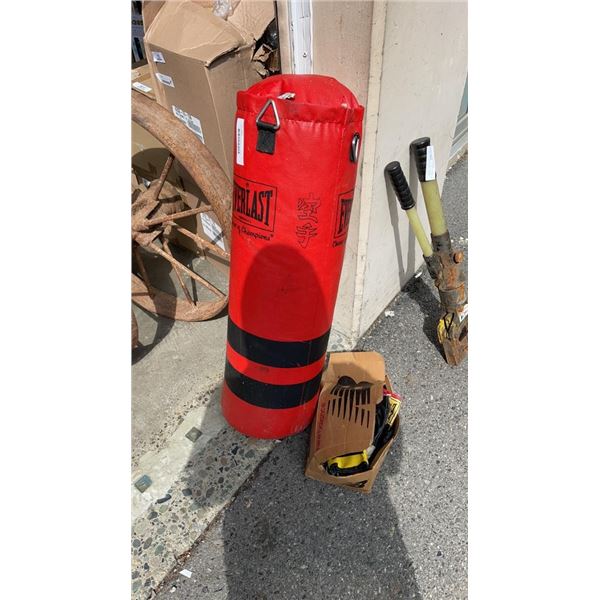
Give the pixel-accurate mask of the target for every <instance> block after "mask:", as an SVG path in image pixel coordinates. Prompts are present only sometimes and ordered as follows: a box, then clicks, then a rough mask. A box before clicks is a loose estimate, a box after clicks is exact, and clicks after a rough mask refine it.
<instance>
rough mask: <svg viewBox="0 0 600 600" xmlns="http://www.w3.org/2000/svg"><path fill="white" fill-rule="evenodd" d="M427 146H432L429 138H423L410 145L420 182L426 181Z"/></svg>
mask: <svg viewBox="0 0 600 600" xmlns="http://www.w3.org/2000/svg"><path fill="white" fill-rule="evenodd" d="M427 146H431V140H430V139H429V138H428V137H422V138H419V139H418V140H414V141H413V142H411V143H410V153H411V154H412V155H413V159H414V161H415V166H416V167H417V173H418V174H419V181H425V171H426V169H427Z"/></svg>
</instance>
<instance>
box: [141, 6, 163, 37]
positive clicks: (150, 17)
mask: <svg viewBox="0 0 600 600" xmlns="http://www.w3.org/2000/svg"><path fill="white" fill-rule="evenodd" d="M163 4H164V0H145V1H144V2H142V20H143V21H144V31H148V28H149V27H150V25H152V21H154V18H155V17H156V15H157V14H158V12H159V11H160V9H161V8H162V7H163Z"/></svg>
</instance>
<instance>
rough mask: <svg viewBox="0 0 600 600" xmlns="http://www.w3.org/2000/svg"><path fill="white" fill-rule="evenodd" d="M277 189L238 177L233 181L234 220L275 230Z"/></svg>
mask: <svg viewBox="0 0 600 600" xmlns="http://www.w3.org/2000/svg"><path fill="white" fill-rule="evenodd" d="M276 202H277V189H276V188H274V187H272V186H269V185H266V184H264V183H258V182H256V181H250V180H249V179H243V178H242V177H236V178H235V181H234V183H233V220H234V221H238V222H240V223H244V224H246V225H250V226H251V227H256V228H258V229H264V230H266V231H273V228H274V227H275V209H276Z"/></svg>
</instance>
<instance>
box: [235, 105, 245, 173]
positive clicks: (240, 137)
mask: <svg viewBox="0 0 600 600" xmlns="http://www.w3.org/2000/svg"><path fill="white" fill-rule="evenodd" d="M235 162H236V164H238V165H242V166H243V165H244V119H242V118H241V117H238V118H237V119H236V122H235Z"/></svg>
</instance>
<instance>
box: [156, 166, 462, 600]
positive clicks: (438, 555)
mask: <svg viewBox="0 0 600 600" xmlns="http://www.w3.org/2000/svg"><path fill="white" fill-rule="evenodd" d="M467 168H468V163H467V158H463V159H461V160H460V161H459V162H458V163H457V164H456V165H455V166H454V167H453V168H452V170H451V171H450V172H449V174H448V177H447V180H446V183H445V186H444V205H445V208H446V215H447V221H448V226H449V229H450V233H451V236H452V239H453V240H454V244H455V246H456V247H457V248H460V249H462V250H463V251H464V253H465V256H466V257H468V231H467ZM388 310H391V311H393V312H394V315H393V316H385V315H382V316H381V317H380V318H379V319H378V320H377V322H376V323H375V324H374V325H373V327H372V328H371V329H370V331H369V332H367V334H366V335H365V336H364V337H363V338H362V340H361V341H360V344H359V347H358V349H360V350H377V351H379V352H381V353H382V354H383V356H384V357H385V361H386V366H387V371H388V375H389V377H390V379H391V381H392V382H393V384H394V387H395V389H396V390H397V391H399V392H400V393H401V394H402V396H403V397H404V403H403V405H402V409H401V413H400V415H401V433H400V435H399V437H398V438H397V440H396V441H395V443H394V445H393V447H392V449H391V451H390V453H389V455H388V457H387V459H386V462H385V463H384V465H383V467H382V470H381V472H380V475H379V478H378V480H377V482H376V484H375V487H374V489H373V492H372V493H371V495H368V496H364V495H361V494H358V493H355V492H352V491H349V490H343V489H340V488H336V487H332V486H327V485H325V484H322V483H319V482H316V481H313V480H309V479H306V478H305V477H304V473H303V468H304V461H305V458H306V452H307V446H308V433H307V432H304V433H302V434H299V435H297V436H294V437H292V438H287V439H285V440H284V441H282V442H281V443H279V444H275V445H274V449H273V450H272V451H271V452H270V453H269V454H268V455H267V457H266V458H265V459H264V460H263V462H262V463H261V465H260V467H259V468H258V469H257V470H256V472H255V474H254V476H253V477H252V478H250V479H249V480H248V481H246V483H245V484H244V485H243V486H242V488H241V489H240V491H239V493H238V494H237V496H236V498H235V500H234V501H233V502H232V503H231V504H230V505H229V507H228V508H226V509H225V510H223V511H222V512H221V513H220V515H219V516H218V518H216V519H215V520H214V521H213V522H212V523H211V524H210V526H209V527H208V529H206V530H205V532H204V534H203V535H202V536H201V538H200V541H199V542H198V543H197V544H196V546H195V547H194V548H193V549H192V551H191V552H189V553H187V554H186V555H185V557H184V558H183V559H182V560H179V562H178V564H177V566H176V568H175V569H174V570H173V572H172V574H171V576H170V577H168V578H167V579H166V580H165V582H164V584H163V586H162V589H161V590H160V591H159V593H158V595H157V597H158V598H160V599H161V600H166V599H169V600H175V599H192V598H194V599H199V598H211V599H214V600H225V599H227V600H275V599H284V598H285V599H286V600H295V599H304V598H306V599H321V598H322V599H333V600H335V599H338V598H339V599H342V598H357V599H358V598H360V599H364V600H367V599H370V598H378V597H380V598H386V599H388V598H398V599H406V600H408V599H427V600H440V599H442V598H443V599H462V598H467V361H465V362H463V364H461V365H460V366H459V367H450V366H448V365H447V364H446V363H445V361H444V359H443V357H442V354H441V352H440V350H438V347H437V342H436V341H435V336H436V334H435V327H436V323H437V319H438V316H439V315H438V310H439V304H438V299H437V293H436V290H435V288H434V286H433V284H432V282H431V280H430V278H429V276H428V274H427V273H426V272H425V273H423V275H422V276H421V277H415V278H414V279H412V280H411V281H410V282H409V284H408V285H407V286H406V288H405V289H404V290H403V291H402V292H401V293H400V294H398V296H397V297H396V298H395V299H394V300H393V302H392V303H391V304H390V305H389V306H388ZM189 476H190V477H194V476H196V477H197V474H194V472H192V474H190V475H189ZM183 569H186V570H187V571H188V572H190V574H191V576H190V577H186V576H185V575H182V574H179V572H180V571H182V570H183Z"/></svg>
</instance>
